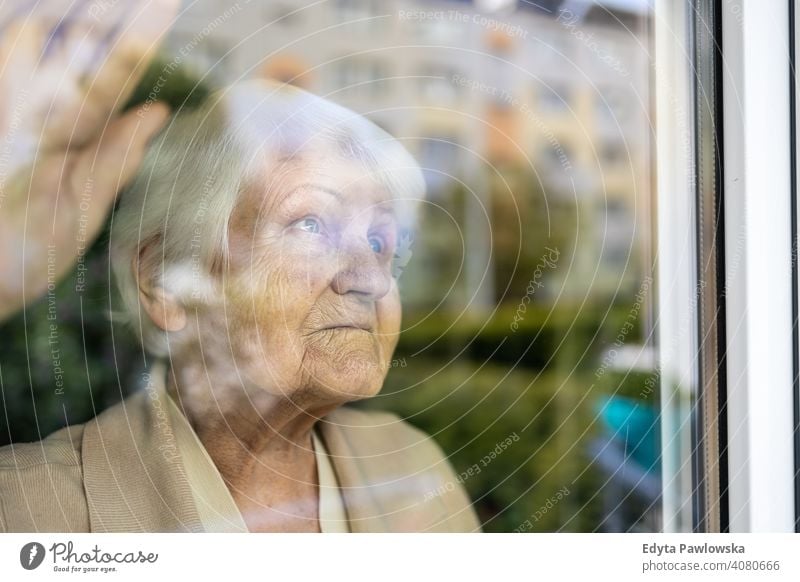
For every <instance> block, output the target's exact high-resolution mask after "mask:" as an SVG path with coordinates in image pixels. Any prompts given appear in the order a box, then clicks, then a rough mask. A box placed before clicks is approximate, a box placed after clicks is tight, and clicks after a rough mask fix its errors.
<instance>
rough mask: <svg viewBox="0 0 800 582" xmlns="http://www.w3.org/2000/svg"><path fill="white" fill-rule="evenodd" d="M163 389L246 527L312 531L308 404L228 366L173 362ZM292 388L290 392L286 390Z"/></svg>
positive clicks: (314, 482)
mask: <svg viewBox="0 0 800 582" xmlns="http://www.w3.org/2000/svg"><path fill="white" fill-rule="evenodd" d="M167 391H168V392H169V394H170V396H171V397H172V398H173V399H174V400H175V402H176V403H177V404H178V407H179V408H181V409H182V410H183V413H184V414H185V416H186V418H187V420H188V421H189V423H190V424H191V426H192V428H193V429H194V431H195V433H196V434H197V436H198V438H199V439H200V442H201V443H202V444H203V446H204V447H205V449H206V451H207V452H208V454H209V456H210V457H211V460H212V461H213V463H214V465H215V466H216V468H217V470H218V471H219V473H220V475H221V476H222V478H223V480H224V481H225V483H226V485H227V486H228V489H229V491H230V492H231V495H232V496H233V498H234V500H235V501H236V503H237V506H238V507H239V509H240V511H241V513H242V516H243V517H244V518H245V521H246V523H247V524H248V527H249V528H250V530H251V531H315V529H314V528H318V525H317V522H316V516H317V511H318V507H317V495H318V493H317V487H318V476H317V471H316V459H315V456H314V449H313V443H312V430H313V427H314V424H315V423H316V421H317V420H318V419H319V418H321V417H322V416H324V415H325V414H327V413H328V412H330V411H331V410H332V409H333V408H335V407H336V406H335V405H327V406H326V405H323V406H313V405H311V404H310V403H307V402H298V399H290V398H288V397H285V396H283V395H276V394H274V393H270V392H268V391H266V390H264V389H261V388H255V387H249V386H246V385H243V382H242V381H241V379H240V374H238V373H237V371H236V369H235V368H233V367H231V369H229V370H223V369H222V367H221V366H219V365H213V364H211V365H209V363H208V362H207V361H206V362H199V361H192V360H184V361H174V360H173V362H172V366H171V367H170V369H169V371H168V374H167ZM291 393H292V394H297V392H296V391H293V392H291Z"/></svg>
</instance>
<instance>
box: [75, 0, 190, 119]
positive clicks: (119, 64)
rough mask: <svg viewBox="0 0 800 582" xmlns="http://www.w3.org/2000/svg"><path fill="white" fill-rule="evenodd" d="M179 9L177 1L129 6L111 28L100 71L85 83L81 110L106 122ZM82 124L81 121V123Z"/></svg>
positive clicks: (128, 92) (129, 91)
mask: <svg viewBox="0 0 800 582" xmlns="http://www.w3.org/2000/svg"><path fill="white" fill-rule="evenodd" d="M177 10H178V2H177V0H150V1H148V2H138V3H135V5H133V6H131V5H129V6H128V7H127V13H126V16H125V18H124V19H123V20H122V21H121V22H120V23H119V26H118V27H116V28H114V29H112V31H111V32H112V35H111V37H107V38H105V39H103V42H105V43H108V44H107V45H106V46H107V50H106V51H105V52H103V46H102V45H101V46H100V52H101V57H102V58H98V59H97V61H98V63H97V64H98V65H99V67H98V69H97V71H96V73H95V74H93V75H90V77H89V78H88V80H87V82H86V98H85V100H84V103H83V107H82V109H83V110H84V111H86V112H87V115H88V116H90V117H91V118H100V119H103V116H108V115H110V114H112V113H113V112H115V111H118V110H119V109H120V108H121V107H122V106H123V105H124V104H125V102H126V101H127V100H128V98H129V97H130V95H131V94H132V93H133V90H134V89H135V88H136V84H137V83H138V82H139V80H140V79H141V77H142V75H143V74H144V72H145V70H146V69H147V66H148V65H149V63H150V61H151V60H152V58H153V56H154V55H155V53H156V51H157V49H158V46H159V45H160V43H161V41H162V40H163V38H164V37H165V35H166V33H167V31H168V30H169V28H170V26H171V25H172V22H173V20H174V17H175V15H176V13H177ZM79 121H80V120H79Z"/></svg>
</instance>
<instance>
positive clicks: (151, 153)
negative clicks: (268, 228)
mask: <svg viewBox="0 0 800 582" xmlns="http://www.w3.org/2000/svg"><path fill="white" fill-rule="evenodd" d="M320 150H324V151H327V152H332V153H335V154H337V155H339V156H341V157H343V158H345V159H349V160H353V161H354V162H358V163H361V164H363V166H364V167H365V169H367V171H369V172H370V173H371V174H372V175H373V179H375V180H377V181H379V182H380V183H382V184H383V185H384V186H385V187H386V188H387V189H388V190H389V192H390V193H391V194H392V196H393V198H394V199H395V200H396V206H397V208H396V212H397V213H398V217H399V220H400V222H401V224H404V225H405V226H410V224H411V222H412V221H413V215H414V212H415V208H416V206H417V205H416V202H417V201H418V200H419V199H421V198H422V196H423V195H424V190H425V186H424V180H423V177H422V173H421V171H420V169H419V166H418V165H417V163H416V162H415V161H414V159H413V157H412V156H411V155H410V154H409V153H408V152H407V151H406V150H405V148H403V146H402V145H401V144H400V143H399V142H398V141H397V140H396V139H394V138H392V137H391V136H390V135H389V134H388V133H386V132H385V131H383V130H382V129H380V128H379V127H378V126H377V125H375V124H374V123H372V122H370V121H368V120H367V119H366V118H364V117H363V116H361V115H359V114H357V113H355V112H353V111H350V110H349V109H346V108H344V107H342V106H339V105H336V104H334V103H332V102H330V101H327V100H325V99H322V98H321V97H318V96H316V95H313V94H311V93H308V92H306V91H303V90H301V89H298V88H296V87H292V86H289V85H285V84H279V83H277V82H273V81H266V80H250V81H245V82H242V83H238V84H236V85H233V86H231V87H228V88H226V89H221V90H219V91H217V92H216V93H214V94H212V95H211V96H210V97H209V98H208V99H207V100H206V101H205V102H204V103H203V104H202V105H201V106H199V107H198V108H196V109H192V110H181V111H178V112H177V113H176V114H175V115H174V116H173V117H172V119H171V120H170V122H169V124H168V125H167V126H166V127H165V128H164V129H163V130H162V131H161V133H160V134H159V135H158V136H157V138H156V139H154V140H153V142H152V143H151V144H150V145H149V147H148V150H147V152H146V154H145V157H144V161H143V163H142V165H141V167H140V168H139V170H138V172H137V174H136V176H135V177H134V179H133V180H132V183H131V185H130V186H129V187H128V188H127V189H126V190H125V192H123V194H122V195H121V197H120V202H119V204H118V206H117V209H116V210H115V212H114V216H113V222H112V229H111V241H110V252H111V266H112V269H113V272H114V277H115V279H116V282H117V286H118V288H119V292H120V295H121V299H122V302H123V306H124V311H125V314H124V315H125V317H126V318H127V319H128V320H129V321H130V322H132V323H134V325H133V327H134V330H135V332H136V334H137V336H138V337H139V339H140V341H141V342H142V346H143V347H144V348H145V349H146V350H147V351H149V352H150V353H152V354H154V355H158V356H164V355H166V354H167V353H168V341H167V339H168V338H167V333H166V332H164V331H163V330H161V329H160V328H159V327H158V326H156V325H155V324H154V323H153V322H152V321H151V320H150V318H149V317H148V316H147V315H144V316H142V315H141V310H140V304H139V288H138V284H137V278H136V276H135V275H134V272H133V269H134V266H135V263H136V262H138V258H139V257H142V259H143V260H142V264H141V266H140V272H143V273H144V275H145V276H150V277H152V280H153V281H154V282H156V283H157V284H159V285H161V286H162V287H164V288H165V289H166V290H168V291H169V292H170V293H171V294H173V295H174V296H175V297H176V298H178V299H179V300H180V301H181V302H182V303H183V304H184V305H185V306H190V305H191V304H192V303H193V302H197V301H199V302H204V301H206V300H207V299H208V298H209V294H210V293H211V292H212V289H213V281H214V277H215V275H218V274H220V273H222V272H223V270H224V268H225V266H226V265H227V258H228V240H229V228H230V224H231V215H232V214H233V211H234V208H235V207H236V205H237V202H238V201H239V197H240V195H241V194H242V193H243V192H244V191H245V190H246V189H247V187H248V186H249V185H250V184H251V183H253V181H254V180H256V179H257V178H258V177H259V176H261V177H263V175H264V174H263V172H264V168H265V161H266V162H267V165H266V167H270V166H272V165H277V164H278V162H279V161H281V160H286V159H296V158H299V157H302V156H303V155H304V154H310V153H313V152H315V151H320ZM270 182H272V183H274V180H270ZM145 258H146V260H145Z"/></svg>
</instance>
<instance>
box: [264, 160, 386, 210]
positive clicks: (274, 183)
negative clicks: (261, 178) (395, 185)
mask: <svg viewBox="0 0 800 582" xmlns="http://www.w3.org/2000/svg"><path fill="white" fill-rule="evenodd" d="M282 166H283V167H280V166H279V167H278V168H277V169H276V171H274V172H271V173H269V174H270V175H271V176H272V177H273V178H268V180H267V181H268V182H271V183H268V184H267V186H268V188H266V191H265V192H264V194H265V195H267V196H273V197H275V198H276V200H275V201H276V202H279V200H278V199H280V198H283V197H285V196H287V195H289V194H291V193H299V194H303V193H305V194H310V193H311V192H313V191H315V190H317V191H322V192H325V193H328V194H331V195H332V196H333V197H335V198H336V199H337V201H338V202H339V203H340V204H358V205H363V204H379V203H389V202H391V201H392V199H393V198H394V196H393V193H392V192H391V191H390V189H389V188H388V187H387V185H386V184H385V183H384V182H383V181H382V180H381V176H380V174H379V172H377V171H375V170H373V169H370V168H368V167H367V166H366V165H365V164H363V163H361V162H359V161H357V160H349V159H347V158H344V157H341V156H303V157H302V158H297V159H293V160H290V161H288V162H286V163H285V164H282Z"/></svg>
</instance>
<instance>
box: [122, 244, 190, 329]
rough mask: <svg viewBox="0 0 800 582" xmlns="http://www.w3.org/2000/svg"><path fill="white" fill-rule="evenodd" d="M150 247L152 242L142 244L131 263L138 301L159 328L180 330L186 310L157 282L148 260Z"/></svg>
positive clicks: (184, 319)
mask: <svg viewBox="0 0 800 582" xmlns="http://www.w3.org/2000/svg"><path fill="white" fill-rule="evenodd" d="M152 247H153V244H152V243H147V244H144V245H142V246H141V247H140V248H139V253H138V254H136V255H134V257H133V264H132V265H131V267H132V269H133V276H134V278H135V279H136V284H137V286H138V288H139V303H140V304H141V306H142V307H143V308H144V310H145V311H146V312H147V315H148V316H150V319H151V320H152V321H153V323H154V324H155V325H156V326H157V327H158V328H159V329H163V330H164V331H181V330H182V329H183V328H185V327H186V310H185V309H184V307H183V305H181V302H180V301H178V298H177V297H176V296H175V295H174V294H173V293H170V292H169V291H167V290H166V289H164V287H162V286H161V285H160V284H159V283H158V282H157V280H156V277H155V276H154V270H153V269H152V268H150V265H151V262H150V261H148V257H150V256H151V250H152Z"/></svg>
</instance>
